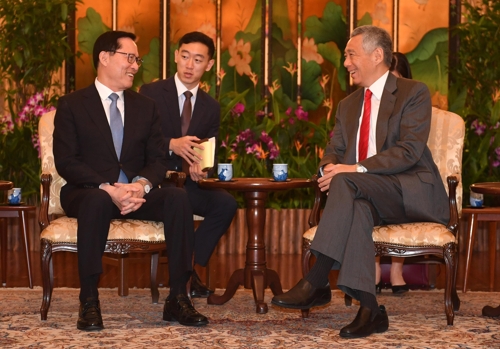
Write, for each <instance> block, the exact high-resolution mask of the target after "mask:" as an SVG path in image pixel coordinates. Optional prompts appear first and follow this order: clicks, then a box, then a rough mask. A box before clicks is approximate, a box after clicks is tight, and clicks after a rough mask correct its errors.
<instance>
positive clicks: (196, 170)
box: [189, 162, 207, 182]
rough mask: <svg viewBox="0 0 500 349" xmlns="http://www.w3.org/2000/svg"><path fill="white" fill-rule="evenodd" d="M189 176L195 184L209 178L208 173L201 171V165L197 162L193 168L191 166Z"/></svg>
mask: <svg viewBox="0 0 500 349" xmlns="http://www.w3.org/2000/svg"><path fill="white" fill-rule="evenodd" d="M189 175H190V176H191V179H192V180H193V181H195V182H198V181H199V180H202V179H205V178H207V173H206V172H203V171H202V170H201V166H200V164H199V163H196V162H195V163H193V164H192V165H191V166H189Z"/></svg>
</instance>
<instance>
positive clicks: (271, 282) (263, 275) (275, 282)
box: [207, 268, 283, 314]
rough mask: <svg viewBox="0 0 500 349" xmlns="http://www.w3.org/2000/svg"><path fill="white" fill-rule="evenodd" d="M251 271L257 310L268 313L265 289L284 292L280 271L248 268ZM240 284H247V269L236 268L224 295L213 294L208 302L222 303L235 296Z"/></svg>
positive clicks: (276, 293)
mask: <svg viewBox="0 0 500 349" xmlns="http://www.w3.org/2000/svg"><path fill="white" fill-rule="evenodd" d="M247 272H249V273H250V278H251V287H245V288H251V289H252V291H253V298H254V300H255V312H256V313H257V314H266V313H267V310H268V309H267V303H266V302H264V290H265V289H266V288H267V287H269V288H271V291H272V292H273V294H274V295H275V296H276V295H279V294H282V293H283V289H282V288H281V282H280V278H279V276H278V273H277V272H276V271H274V270H272V269H267V268H266V269H264V270H247ZM240 286H245V269H238V270H236V271H235V272H234V273H233V275H231V278H230V279H229V282H228V284H227V288H226V291H225V292H224V294H222V295H220V296H219V295H216V294H211V295H210V296H209V297H208V299H207V303H208V304H216V305H221V304H224V303H226V302H227V301H228V300H230V299H231V298H233V296H234V294H235V293H236V290H237V289H238V287H240Z"/></svg>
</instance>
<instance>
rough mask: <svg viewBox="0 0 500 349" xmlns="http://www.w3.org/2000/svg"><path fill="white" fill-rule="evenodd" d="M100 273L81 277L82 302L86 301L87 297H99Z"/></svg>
mask: <svg viewBox="0 0 500 349" xmlns="http://www.w3.org/2000/svg"><path fill="white" fill-rule="evenodd" d="M99 276H100V274H94V275H90V276H87V277H85V278H81V279H80V297H79V298H80V302H82V303H85V302H86V301H87V298H95V299H99V291H98V289H97V285H98V284H99Z"/></svg>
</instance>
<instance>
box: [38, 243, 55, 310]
mask: <svg viewBox="0 0 500 349" xmlns="http://www.w3.org/2000/svg"><path fill="white" fill-rule="evenodd" d="M41 245H42V246H41V248H42V253H41V259H42V261H41V262H42V285H43V298H42V306H41V307H40V315H41V319H42V320H47V313H48V312H49V307H50V301H51V299H52V288H53V286H54V272H53V266H52V245H51V243H50V242H48V241H46V240H42V242H41Z"/></svg>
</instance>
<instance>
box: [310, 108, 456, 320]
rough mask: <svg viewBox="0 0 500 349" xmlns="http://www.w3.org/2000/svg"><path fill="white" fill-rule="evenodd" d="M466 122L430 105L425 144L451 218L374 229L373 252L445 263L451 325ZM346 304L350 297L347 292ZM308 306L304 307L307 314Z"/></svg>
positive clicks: (314, 216) (313, 219)
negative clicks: (436, 260) (429, 124)
mask: <svg viewBox="0 0 500 349" xmlns="http://www.w3.org/2000/svg"><path fill="white" fill-rule="evenodd" d="M464 136H465V124H464V121H463V120H462V118H461V117H460V116H458V115H457V114H454V113H451V112H448V111H444V110H440V109H437V108H432V121H431V130H430V134H429V140H428V142H427V145H428V146H429V149H430V150H431V152H432V157H433V159H434V162H435V163H436V165H437V167H438V169H439V172H440V174H441V178H442V180H443V182H444V184H445V188H446V189H447V192H448V196H449V206H450V221H449V222H448V224H447V225H443V224H439V223H432V222H412V223H407V224H393V225H385V226H376V227H374V229H373V234H372V237H373V241H374V243H375V252H376V254H377V255H379V256H391V257H415V256H427V255H430V256H435V257H438V258H439V259H440V260H442V261H444V263H445V265H446V284H445V292H444V308H445V313H446V319H447V324H448V325H453V318H454V311H455V310H458V309H459V307H460V300H459V298H458V295H457V291H456V274H457V266H458V265H457V263H458V261H457V248H458V247H457V245H458V240H457V238H458V226H459V217H460V214H461V210H462V183H461V173H462V152H463V145H464ZM320 198H321V192H320V191H319V190H316V200H315V205H314V208H313V211H312V213H311V216H310V219H309V224H310V226H311V228H310V229H309V230H308V231H306V232H305V233H304V235H303V255H302V256H303V257H302V258H303V259H302V272H303V274H304V275H306V274H307V273H308V272H309V262H310V258H311V251H310V247H311V242H312V240H313V239H314V236H315V234H316V226H317V225H318V222H319V218H320V209H319V208H320ZM345 301H346V305H350V304H351V298H350V297H349V296H347V295H346V299H345ZM308 314H309V310H303V311H302V316H303V317H307V316H308Z"/></svg>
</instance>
